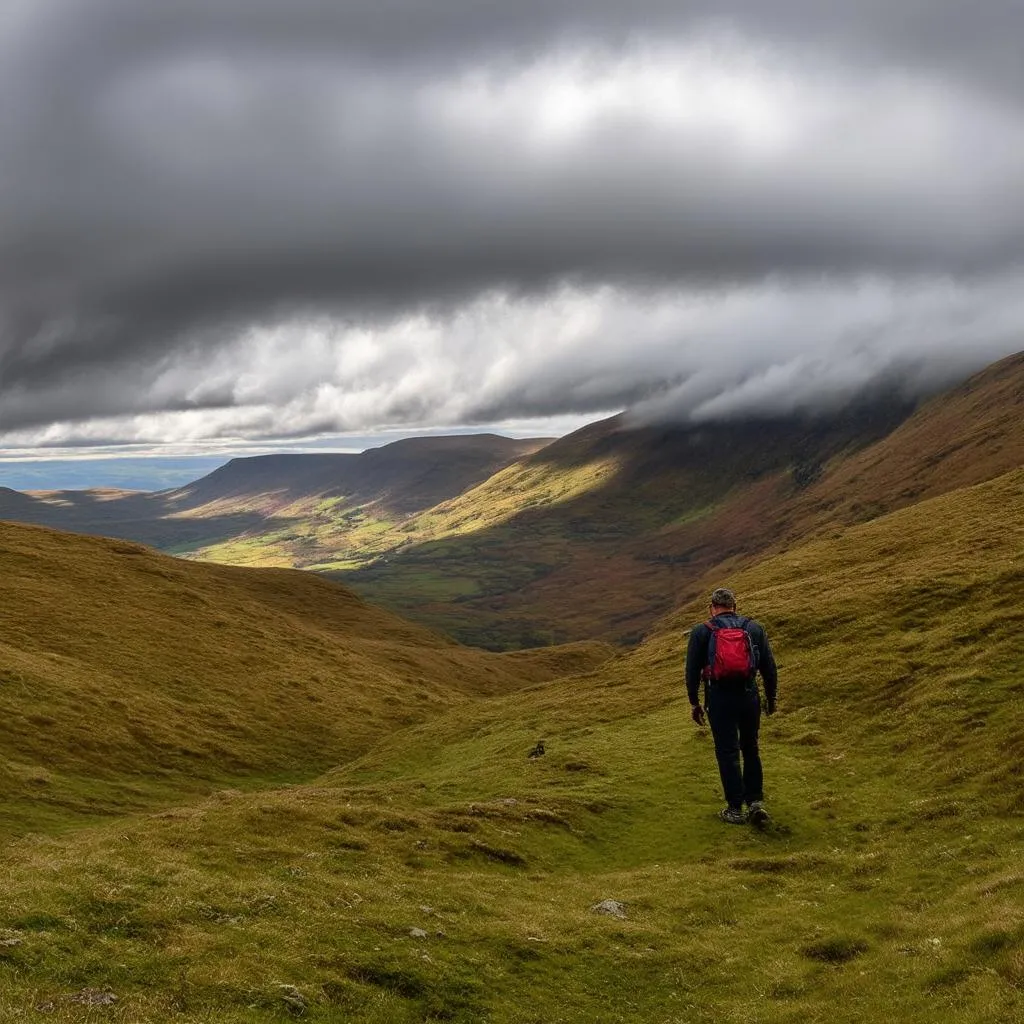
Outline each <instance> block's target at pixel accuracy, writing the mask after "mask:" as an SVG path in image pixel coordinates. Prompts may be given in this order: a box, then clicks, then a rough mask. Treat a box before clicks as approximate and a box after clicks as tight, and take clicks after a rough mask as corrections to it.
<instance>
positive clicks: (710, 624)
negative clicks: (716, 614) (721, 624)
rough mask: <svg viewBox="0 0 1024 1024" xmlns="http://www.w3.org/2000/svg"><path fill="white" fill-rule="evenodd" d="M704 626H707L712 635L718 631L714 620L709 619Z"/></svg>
mask: <svg viewBox="0 0 1024 1024" xmlns="http://www.w3.org/2000/svg"><path fill="white" fill-rule="evenodd" d="M704 625H705V626H707V627H708V629H710V630H711V632H712V633H714V631H715V630H716V629H718V627H717V626H716V625H715V622H714V619H708V621H707V622H705V623H704Z"/></svg>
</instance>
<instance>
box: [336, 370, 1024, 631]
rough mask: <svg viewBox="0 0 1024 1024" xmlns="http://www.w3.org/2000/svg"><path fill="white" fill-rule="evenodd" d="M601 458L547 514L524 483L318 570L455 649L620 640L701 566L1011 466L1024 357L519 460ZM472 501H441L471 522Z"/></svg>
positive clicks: (609, 425)
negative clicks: (499, 509) (415, 538)
mask: <svg viewBox="0 0 1024 1024" xmlns="http://www.w3.org/2000/svg"><path fill="white" fill-rule="evenodd" d="M608 463H614V467H615V468H614V470H613V471H612V472H610V473H608V474H607V475H606V476H605V477H604V478H603V479H600V480H599V481H598V482H597V483H595V485H594V486H593V487H592V489H584V490H583V492H582V493H577V494H573V495H570V496H568V497H566V498H564V499H560V500H555V501H551V502H549V503H544V502H545V495H544V492H543V489H541V490H540V491H539V492H538V493H537V494H535V495H533V496H531V497H530V498H529V499H528V500H530V501H535V502H536V503H535V504H534V505H533V506H532V507H520V508H518V509H517V510H515V511H514V513H513V514H511V515H509V516H508V518H507V519H505V520H504V521H498V522H493V521H492V522H491V523H490V524H489V525H488V526H487V528H486V529H481V530H479V531H477V532H464V533H461V534H458V535H454V536H452V535H449V536H446V537H443V538H441V539H437V540H427V541H424V542H420V543H415V542H412V543H408V544H407V545H405V546H403V547H401V548H399V549H397V550H392V551H391V552H388V553H387V554H386V555H384V556H382V557H381V558H379V559H378V560H377V561H376V562H374V563H372V564H371V565H369V566H367V567H365V568H362V569H359V570H356V571H351V572H343V573H338V574H335V575H336V576H337V578H339V579H342V580H344V581H345V582H347V583H349V584H350V585H352V586H353V587H354V588H355V589H357V590H358V591H359V592H360V593H362V594H363V595H364V596H366V597H368V598H370V599H372V600H377V601H381V602H382V603H384V604H387V605H388V606H390V607H393V608H395V609H397V610H399V611H401V613H402V614H404V615H407V616H409V617H411V618H414V619H417V620H419V621H422V622H425V623H428V624H430V625H431V626H433V627H434V628H437V629H441V630H444V631H447V632H449V633H450V634H451V635H453V636H455V637H456V638H458V639H459V640H461V641H463V642H465V643H470V644H476V645H480V646H484V647H488V648H495V649H502V648H509V647H512V648H514V647H519V646H530V645H534V644H545V643H559V642H565V641H567V640H574V639H580V638H584V637H600V638H601V639H605V640H610V641H614V642H617V643H632V642H635V641H636V640H638V639H639V638H640V636H642V635H643V633H644V631H645V630H646V629H648V628H649V627H650V625H651V623H652V622H653V621H654V620H655V619H657V618H658V617H659V616H660V615H662V614H664V613H665V612H666V611H668V610H669V609H671V608H672V607H675V606H677V605H679V604H680V603H682V602H685V601H688V600H690V599H692V598H693V597H695V596H696V592H695V587H697V586H698V585H699V581H700V578H701V577H702V576H703V575H704V573H705V572H707V571H708V570H709V569H710V568H712V567H713V566H716V565H720V566H721V567H722V571H723V573H728V572H731V571H733V570H734V569H735V568H737V567H738V566H740V565H742V564H746V563H747V562H748V561H749V560H750V559H751V558H752V557H754V556H760V555H763V554H766V553H771V552H775V551H779V550H782V549H784V548H786V547H787V546H789V545H791V544H792V543H794V542H795V541H797V540H799V539H801V538H805V537H807V536H810V535H814V534H815V533H817V532H820V531H827V530H829V529H833V528H834V527H836V526H843V525H849V524H852V523H858V522H864V521H866V520H869V519H873V518H876V517H877V516H879V515H883V514H885V513H886V512H889V511H892V510H895V509H898V508H902V507H904V506H906V505H909V504H913V503H915V502H917V501H920V500H923V499H925V498H929V497H934V496H936V495H939V494H943V493H946V492H948V491H952V490H955V489H957V488H960V487H964V486H968V485H971V484H976V483H980V482H982V481H985V480H988V479H992V478H994V477H996V476H999V475H1000V474H1002V473H1005V472H1007V471H1009V470H1012V469H1015V468H1017V467H1018V466H1020V465H1022V464H1024V354H1019V355H1016V356H1012V357H1010V358H1008V359H1004V360H1002V361H1000V362H999V363H996V364H994V365H993V366H991V367H989V368H988V369H987V370H985V371H983V372H982V373H980V374H978V375H976V376H975V377H973V378H971V379H970V380H969V381H967V382H965V383H964V384H962V385H960V386H959V387H957V388H954V389H952V390H951V391H949V392H946V393H945V394H942V395H939V396H937V397H936V398H934V399H932V400H931V401H929V402H926V403H924V405H922V406H921V407H920V408H919V409H917V410H916V411H913V410H912V409H911V408H910V407H909V406H908V405H907V404H906V403H902V402H899V401H896V400H884V399H883V400H876V401H875V402H873V403H870V404H863V405H861V406H859V407H854V408H851V409H848V410H847V411H846V412H845V413H843V414H842V415H840V416H833V417H830V418H820V419H817V420H812V419H807V420H792V419H791V420H788V421H784V420H780V421H762V422H757V423H750V422H748V423H743V424H739V423H737V424H720V425H715V426H703V427H690V428H679V427H643V428H640V429H632V430H631V429H627V428H626V426H625V424H624V421H623V418H622V417H615V418H613V419H611V420H606V421H603V422H601V423H595V424H591V425H590V426H588V427H585V428H584V429H582V430H580V431H577V432H576V433H574V434H572V435H569V436H568V437H566V438H563V439H561V440H559V441H556V442H554V443H553V444H551V445H549V446H548V447H546V448H544V449H543V450H541V451H540V452H538V453H537V454H535V455H533V456H531V457H530V458H528V459H526V460H523V461H522V462H521V463H520V464H519V465H520V466H522V467H524V468H525V469H526V470H530V469H532V468H537V467H543V468H546V469H550V470H551V476H552V478H557V477H558V475H559V474H560V473H566V474H568V473H572V472H575V473H578V472H579V470H580V467H585V466H588V465H600V464H605V465H607V464H608ZM490 483H492V482H489V483H488V485H485V486H486V487H490ZM483 492H484V489H483V488H481V489H480V491H479V492H478V493H483ZM487 493H488V495H489V496H491V497H493V495H494V489H493V488H490V489H489V490H488V491H487ZM473 497H474V492H470V493H469V494H467V495H463V496H461V497H460V498H459V499H457V500H456V502H455V503H451V504H452V505H456V504H457V505H458V506H459V508H460V514H461V512H462V511H466V510H467V509H468V513H472V512H474V510H473V507H472V501H473ZM476 511H477V512H481V513H486V512H487V509H478V510H476ZM466 519H467V521H471V520H472V515H470V514H467V516H466ZM484 519H485V521H486V516H484Z"/></svg>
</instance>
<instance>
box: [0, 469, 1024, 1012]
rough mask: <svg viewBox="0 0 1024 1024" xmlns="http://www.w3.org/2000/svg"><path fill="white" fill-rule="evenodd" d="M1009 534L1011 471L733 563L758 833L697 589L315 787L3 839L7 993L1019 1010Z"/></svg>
mask: <svg viewBox="0 0 1024 1024" xmlns="http://www.w3.org/2000/svg"><path fill="white" fill-rule="evenodd" d="M1022 552H1024V471H1020V470H1018V471H1016V472H1013V473H1011V474H1009V475H1006V476H1003V477H1000V478H999V479H996V480H994V481H991V482H988V483H984V484H981V485H977V486H974V487H972V488H969V489H966V490H960V491H957V492H955V493H951V494H948V495H945V496H940V497H937V498H934V499H932V500H929V501H926V502H923V503H920V504H917V505H914V506H911V507H908V508H905V509H903V510H901V511H897V512H894V513H891V514H888V515H886V516H884V517H881V518H878V519H876V520H874V521H872V522H868V523H864V524H860V525H852V526H848V527H837V528H836V529H835V530H834V531H833V532H832V534H831V535H829V536H823V537H819V538H817V539H815V540H814V541H812V542H810V543H809V544H806V545H804V546H801V547H798V548H795V549H793V550H791V551H789V552H787V553H785V554H782V555H779V556H777V557H774V558H771V559H768V560H766V561H762V562H760V563H758V564H756V565H753V566H752V567H749V568H747V569H744V570H743V571H741V572H737V573H735V574H734V575H732V576H730V577H729V582H730V583H732V584H733V585H734V586H735V587H736V588H737V590H738V592H739V594H740V597H741V602H742V606H743V607H744V609H745V610H747V611H748V612H749V613H751V614H754V615H756V616H757V617H758V618H759V619H761V620H762V621H763V622H764V623H765V624H766V625H767V627H768V629H769V631H770V633H771V635H772V637H773V641H774V644H775V646H776V651H777V655H778V659H779V662H780V665H781V670H782V691H781V693H782V696H781V702H780V711H779V713H778V715H777V716H776V717H775V718H773V719H771V720H770V721H767V722H766V724H765V729H764V750H765V761H766V770H767V780H768V796H769V801H770V804H771V807H772V809H773V811H774V813H775V816H776V821H775V826H774V827H773V828H772V829H771V830H769V831H766V832H763V833H759V832H755V831H752V830H749V829H747V828H736V827H729V826H724V825H721V824H720V823H719V822H718V821H717V820H716V818H715V811H716V810H717V808H718V807H719V806H720V803H719V794H718V791H717V779H716V773H715V769H714V763H713V755H712V750H711V744H710V740H709V737H708V736H707V734H706V731H704V730H700V729H697V728H696V727H695V726H693V725H692V724H691V723H690V721H689V717H688V714H687V706H686V702H685V699H683V698H682V697H681V678H680V677H681V652H682V647H683V644H684V643H685V639H684V636H683V631H684V629H685V628H686V627H687V626H688V625H689V624H690V623H692V622H694V621H697V620H698V619H699V618H700V617H702V614H703V608H702V607H701V606H700V603H694V604H692V605H689V606H686V607H683V608H681V609H679V610H678V611H677V612H676V613H674V614H673V615H672V616H670V617H669V618H667V619H666V620H664V621H663V622H662V623H661V624H660V625H659V628H658V629H657V630H656V631H655V632H654V633H653V634H652V635H651V636H650V638H649V639H648V640H647V641H646V642H645V643H644V644H642V645H641V646H639V647H638V648H636V649H635V650H633V651H631V652H629V653H627V654H622V655H620V656H619V657H617V658H616V659H615V660H614V661H611V662H608V663H606V664H604V665H603V666H601V667H597V668H595V669H594V670H592V671H589V672H586V673H584V674H581V675H577V676H576V677H574V678H570V679H561V680H555V681H553V682H551V683H549V684H547V685H541V686H536V687H532V688H528V689H525V690H516V691H514V692H510V693H508V694H506V695H503V696H502V695H496V696H494V697H493V698H491V699H488V700H486V701H476V702H461V703H453V704H452V706H451V709H450V710H449V711H447V712H446V713H444V714H442V715H440V716H434V717H432V718H431V719H430V720H428V721H424V722H422V723H420V724H413V725H410V726H408V727H407V728H405V729H402V730H401V731H399V732H395V733H394V734H392V735H391V736H390V737H389V738H387V739H385V740H383V741H382V742H380V743H378V744H377V745H376V746H375V747H374V748H373V749H372V750H370V751H368V752H367V753H366V754H365V756H363V757H362V758H360V759H358V760H357V761H355V762H351V763H349V764H347V765H345V766H343V767H341V768H339V769H338V770H336V771H334V772H332V773H330V774H328V775H326V776H324V777H323V778H321V779H320V780H318V781H317V782H315V783H312V784H308V785H301V786H291V787H286V788H282V789H279V790H277V791H274V792H267V791H263V792H260V793H250V794H244V793H239V792H224V793H221V794H219V795H217V796H216V797H215V798H212V799H210V800H207V801H206V802H203V803H197V804H194V805H192V806H189V807H183V808H181V809H178V810H173V811H166V812H162V813H160V814H157V815H150V816H139V817H136V818H134V819H131V820H123V821H118V822H117V823H116V824H112V825H110V826H100V827H96V828H93V829H89V830H87V831H79V832H78V833H76V834H74V835H71V836H63V837H59V838H46V837H28V838H26V839H23V840H21V841H19V842H17V843H14V844H11V845H9V846H8V847H7V848H6V850H5V852H4V859H5V868H6V876H7V879H6V881H7V885H6V889H5V901H4V905H3V907H2V910H0V936H3V937H2V938H0V1014H5V1015H6V1019H12V1020H13V1019H17V1018H18V1017H19V1016H20V1015H23V1014H31V1012H32V1010H33V1008H36V1009H37V1010H45V1011H47V1012H48V1013H50V1015H51V1019H55V1020H63V1021H80V1020H93V1019H99V1017H100V1015H101V1014H102V1019H107V1020H115V1021H126V1022H127V1021H138V1020H152V1021H163V1020H177V1021H187V1022H192V1021H195V1022H199V1021H202V1022H213V1021H218V1022H227V1024H231V1022H235V1021H238V1022H241V1021H247V1022H251V1021H264V1020H265V1021H273V1020H286V1019H290V1018H291V1017H293V1016H302V1017H303V1018H304V1019H309V1020H320V1021H325V1022H341V1021H346V1022H380V1024H383V1022H404V1021H408V1022H420V1021H440V1020H447V1021H462V1022H467V1024H468V1022H477V1021H494V1022H509V1024H512V1022H515V1024H539V1022H542V1021H543V1022H548V1021H561V1022H565V1024H575V1022H580V1024H582V1022H587V1024H590V1022H634V1021H645V1022H646V1021H650V1022H656V1024H669V1022H682V1021H686V1022H691V1021H696V1022H711V1021H716V1022H717V1021H723V1020H724V1021H737V1022H739V1021H757V1022H759V1024H776V1022H778V1024H782V1022H797V1021H799V1022H826V1021H827V1022H830V1024H831V1022H837V1021H850V1022H853V1021H869V1020H878V1019H894V1020H899V1021H906V1022H911V1024H924V1022H939V1021H947V1020H956V1021H963V1022H978V1024H981V1022H986V1024H987V1022H990V1021H1008V1022H1009V1021H1015V1020H1019V1019H1022V1017H1024V911H1022V910H1021V907H1022V905H1024V870H1022V868H1021V865H1020V861H1019V852H1018V851H1019V849H1020V847H1021V841H1022V839H1024V816H1022V812H1024V777H1022V775H1021V771H1020V759H1021V756H1022V755H1024V723H1022V721H1021V718H1020V715H1019V710H1018V709H1019V704H1020V696H1021V693H1024V662H1022V659H1021V654H1020V643H1019V638H1020V634H1021V628H1022V625H1024V621H1022V620H1024V612H1022V607H1024V558H1022ZM261 578H263V579H269V580H276V579H285V578H287V574H286V575H282V576H280V577H277V576H270V577H261ZM722 580H723V578H722V576H721V575H720V574H719V573H716V574H715V575H714V576H710V577H707V578H705V579H703V580H701V581H699V585H700V587H701V588H702V590H707V589H708V588H709V587H710V586H711V585H712V584H713V583H719V582H722ZM396 628H397V627H396ZM550 656H553V655H549V657H550ZM524 657H525V655H517V656H513V658H512V661H513V663H514V662H515V660H516V659H521V658H524ZM539 738H543V739H545V741H546V744H547V751H548V752H547V754H546V755H545V756H544V757H543V758H539V759H535V760H531V759H528V758H527V757H526V753H527V751H528V750H529V749H530V748H531V746H532V745H533V744H534V742H535V741H536V740H537V739H539ZM606 899H613V900H617V901H621V903H622V904H623V906H624V913H625V919H622V920H620V919H618V918H616V917H612V916H606V915H602V914H599V913H596V912H595V911H594V910H593V909H592V908H593V907H594V906H596V905H597V904H598V903H599V902H600V901H602V900H606ZM414 929H415V930H414ZM114 996H116V999H117V1001H116V1003H112V1004H111V1005H110V1006H107V1007H99V1006H97V1005H90V1004H98V1003H100V1002H102V1001H103V1000H106V999H110V998H112V997H114Z"/></svg>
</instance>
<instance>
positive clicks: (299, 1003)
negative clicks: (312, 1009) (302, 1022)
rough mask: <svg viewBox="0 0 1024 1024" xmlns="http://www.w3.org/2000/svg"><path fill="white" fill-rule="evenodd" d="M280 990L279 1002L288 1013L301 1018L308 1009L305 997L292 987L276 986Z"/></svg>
mask: <svg viewBox="0 0 1024 1024" xmlns="http://www.w3.org/2000/svg"><path fill="white" fill-rule="evenodd" d="M277 987H278V988H279V989H280V990H281V1002H283V1003H284V1005H285V1008H286V1009H287V1010H288V1012H289V1013H293V1014H295V1016H296V1017H301V1016H302V1015H303V1014H304V1013H305V1012H306V1010H307V1009H308V1008H309V1003H308V1001H307V1000H306V997H305V996H304V995H303V994H302V993H301V992H300V991H299V990H298V989H297V988H296V987H295V986H294V985H278V986H277Z"/></svg>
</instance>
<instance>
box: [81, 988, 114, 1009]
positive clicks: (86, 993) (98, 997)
mask: <svg viewBox="0 0 1024 1024" xmlns="http://www.w3.org/2000/svg"><path fill="white" fill-rule="evenodd" d="M71 1002H73V1003H80V1004H81V1005H82V1006H113V1005H114V1003H116V1002H117V996H116V995H114V993H113V992H111V991H110V990H109V989H103V988H83V989H82V991H81V992H76V993H75V994H74V995H73V996H72V997H71Z"/></svg>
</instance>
